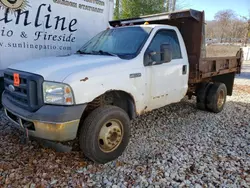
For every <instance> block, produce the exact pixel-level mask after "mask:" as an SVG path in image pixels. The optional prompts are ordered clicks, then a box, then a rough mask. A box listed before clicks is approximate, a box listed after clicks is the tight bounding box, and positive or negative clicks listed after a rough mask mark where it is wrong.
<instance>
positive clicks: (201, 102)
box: [196, 83, 227, 113]
mask: <svg viewBox="0 0 250 188" xmlns="http://www.w3.org/2000/svg"><path fill="white" fill-rule="evenodd" d="M226 97H227V88H226V85H225V84H223V83H213V84H212V83H201V84H200V85H199V86H198V87H197V90H196V100H197V108H198V109H201V110H208V111H211V112H214V113H219V112H221V111H222V110H223V108H224V106H225V103H226Z"/></svg>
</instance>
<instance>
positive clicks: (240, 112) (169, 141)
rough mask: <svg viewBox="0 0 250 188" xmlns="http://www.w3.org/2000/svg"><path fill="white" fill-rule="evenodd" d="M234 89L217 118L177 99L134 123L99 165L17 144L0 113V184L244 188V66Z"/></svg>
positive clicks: (249, 144)
mask: <svg viewBox="0 0 250 188" xmlns="http://www.w3.org/2000/svg"><path fill="white" fill-rule="evenodd" d="M235 85H236V86H235V91H234V94H233V96H232V97H228V102H227V104H226V107H225V109H224V111H223V112H221V113H220V114H213V113H208V112H203V111H199V110H197V109H196V108H195V100H191V101H188V100H186V99H184V100H183V101H182V102H181V103H178V104H173V105H170V106H167V107H164V108H161V109H159V110H155V111H153V112H151V113H149V114H146V115H144V116H142V117H140V118H138V119H136V120H135V121H134V122H133V123H132V138H131V142H130V144H129V146H128V148H127V150H126V152H125V153H124V155H122V156H121V157H120V158H119V159H118V160H116V161H114V162H110V163H108V164H105V165H96V164H93V163H92V162H91V161H88V160H87V159H85V158H84V156H83V155H82V153H80V152H71V153H58V152H55V151H53V150H51V149H45V148H43V147H42V146H41V145H39V144H38V143H37V142H36V141H30V142H29V143H28V144H27V145H23V144H21V143H20V135H21V133H20V132H19V131H18V130H16V129H15V128H13V125H12V124H10V123H8V122H7V121H6V118H5V117H4V115H3V114H1V116H0V119H1V122H0V187H26V188H28V187H58V186H59V187H112V188H118V187H195V188H202V187H250V62H249V63H245V65H244V69H243V73H242V75H241V77H237V79H236V81H235Z"/></svg>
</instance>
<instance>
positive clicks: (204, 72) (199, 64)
mask: <svg viewBox="0 0 250 188" xmlns="http://www.w3.org/2000/svg"><path fill="white" fill-rule="evenodd" d="M145 22H149V24H165V25H171V26H176V27H177V28H178V29H179V31H180V32H181V34H182V37H183V39H184V42H185V45H186V49H187V54H188V60H189V68H190V72H189V92H190V93H193V92H194V89H195V85H196V84H198V83H201V82H203V81H209V79H210V80H213V79H214V78H213V77H217V76H220V75H225V74H230V75H231V74H232V75H233V77H232V76H230V80H229V81H227V80H224V82H230V84H229V83H228V85H231V82H233V80H234V75H235V74H237V73H240V70H241V63H242V51H241V50H239V52H238V53H237V55H235V56H233V55H234V54H232V56H231V57H209V58H208V57H206V47H205V14H204V12H203V11H196V10H192V9H190V10H183V11H176V12H171V13H162V14H156V15H149V16H143V17H139V18H132V19H124V20H116V21H111V22H110V25H111V26H113V27H115V26H122V25H129V24H133V25H141V24H144V23H145ZM216 79H217V78H215V80H216ZM225 79H228V78H225ZM225 84H226V83H225ZM226 85H227V84H226ZM230 93H231V92H230V91H229V95H230Z"/></svg>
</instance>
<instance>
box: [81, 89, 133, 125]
mask: <svg viewBox="0 0 250 188" xmlns="http://www.w3.org/2000/svg"><path fill="white" fill-rule="evenodd" d="M105 105H113V106H117V107H120V108H121V109H123V110H124V111H125V112H127V114H128V116H129V118H130V119H134V118H135V116H136V108H135V102H134V98H133V97H132V96H131V95H130V94H129V93H126V92H124V91H120V90H112V91H108V92H106V93H104V94H102V95H100V96H98V97H96V98H95V99H94V100H93V101H91V102H90V103H88V105H87V107H86V109H85V110H84V112H83V115H82V118H81V122H80V125H82V123H83V121H84V119H85V118H86V117H87V116H88V115H89V114H90V113H91V112H92V111H93V110H95V109H96V108H98V107H100V106H105Z"/></svg>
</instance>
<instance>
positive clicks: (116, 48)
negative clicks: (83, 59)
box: [78, 27, 152, 59]
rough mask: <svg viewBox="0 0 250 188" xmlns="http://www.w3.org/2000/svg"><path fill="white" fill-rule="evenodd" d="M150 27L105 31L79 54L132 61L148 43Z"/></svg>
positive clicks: (88, 43)
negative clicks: (114, 57)
mask: <svg viewBox="0 0 250 188" xmlns="http://www.w3.org/2000/svg"><path fill="white" fill-rule="evenodd" d="M151 30H152V29H151V28H150V27H123V28H115V29H109V30H105V31H103V32H101V33H99V34H98V35H96V36H95V37H94V38H92V39H91V40H90V41H89V42H87V43H86V44H85V45H84V46H83V47H82V48H81V49H80V50H79V51H78V52H79V53H83V54H93V55H112V56H119V57H120V58H124V59H130V58H134V57H136V56H137V54H138V53H139V51H140V49H141V47H142V46H143V45H144V43H145V42H146V40H147V38H148V36H149V34H150V32H151Z"/></svg>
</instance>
